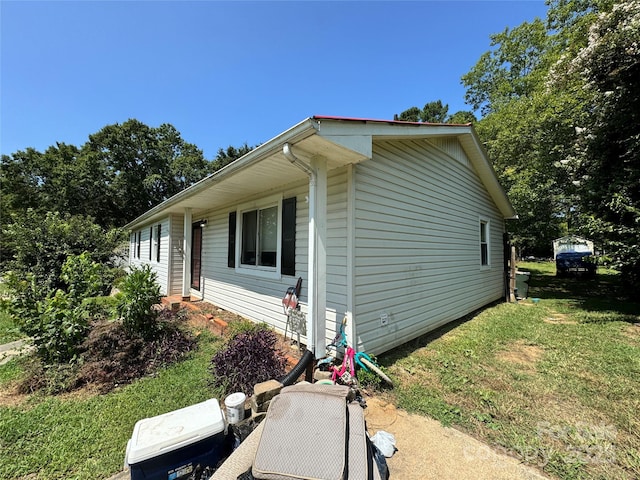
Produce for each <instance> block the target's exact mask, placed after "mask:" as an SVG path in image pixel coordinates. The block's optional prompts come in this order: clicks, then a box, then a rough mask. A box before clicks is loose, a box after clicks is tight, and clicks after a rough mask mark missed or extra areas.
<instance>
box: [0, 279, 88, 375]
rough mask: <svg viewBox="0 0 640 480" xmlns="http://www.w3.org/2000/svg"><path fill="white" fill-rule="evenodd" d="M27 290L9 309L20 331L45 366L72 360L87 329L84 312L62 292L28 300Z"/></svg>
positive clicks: (58, 291)
mask: <svg viewBox="0 0 640 480" xmlns="http://www.w3.org/2000/svg"><path fill="white" fill-rule="evenodd" d="M29 290H30V289H26V292H27V295H26V296H22V297H17V298H16V299H15V300H14V302H13V303H12V306H11V308H10V313H11V315H12V317H13V319H14V321H15V322H16V324H17V325H18V327H19V328H20V331H22V332H23V333H24V334H26V335H28V336H29V337H31V341H32V342H33V345H34V346H35V348H36V352H37V354H38V356H39V357H40V358H41V359H42V360H43V362H45V363H46V364H52V363H66V362H69V361H71V360H73V359H74V357H75V356H76V354H77V353H78V347H79V345H80V344H81V343H82V341H83V340H84V338H85V336H86V333H87V331H88V328H89V322H88V316H87V314H86V311H85V310H84V309H83V308H82V307H81V306H80V305H78V304H76V303H74V302H73V301H72V299H71V298H70V297H69V295H68V294H66V293H65V292H63V291H62V290H57V291H56V292H55V294H53V295H51V296H48V297H46V298H44V299H42V300H36V299H32V298H31V299H30V298H29V296H28V294H29Z"/></svg>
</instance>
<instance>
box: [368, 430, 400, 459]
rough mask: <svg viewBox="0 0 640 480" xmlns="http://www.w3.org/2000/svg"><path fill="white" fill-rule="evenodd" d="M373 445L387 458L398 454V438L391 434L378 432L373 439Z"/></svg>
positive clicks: (382, 431)
mask: <svg viewBox="0 0 640 480" xmlns="http://www.w3.org/2000/svg"><path fill="white" fill-rule="evenodd" d="M371 443H373V444H374V445H375V446H376V447H377V448H378V450H380V453H382V454H383V455H384V456H385V457H387V458H390V457H392V456H393V454H394V453H395V452H396V450H397V448H396V438H395V437H394V436H393V435H392V434H391V433H389V432H385V431H384V430H380V431H379V432H376V434H375V435H374V436H373V437H371Z"/></svg>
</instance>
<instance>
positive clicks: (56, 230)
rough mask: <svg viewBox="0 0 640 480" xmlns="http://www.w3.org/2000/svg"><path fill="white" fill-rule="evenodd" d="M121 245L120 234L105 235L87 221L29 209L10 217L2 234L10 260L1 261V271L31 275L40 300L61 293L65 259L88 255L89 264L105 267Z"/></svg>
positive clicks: (73, 216) (89, 219)
mask: <svg viewBox="0 0 640 480" xmlns="http://www.w3.org/2000/svg"><path fill="white" fill-rule="evenodd" d="M122 241H123V234H122V231H121V230H119V229H113V230H109V231H105V230H104V229H103V228H102V227H100V226H99V225H97V224H96V223H94V221H93V219H92V218H91V217H85V216H82V215H62V214H60V213H58V212H49V213H47V214H45V215H42V214H41V213H38V212H36V211H34V210H31V209H29V210H27V212H25V213H21V214H19V215H13V216H12V218H11V223H9V224H8V225H7V226H6V227H5V228H4V229H3V230H2V242H3V246H6V247H7V250H8V251H10V252H11V254H12V258H11V259H2V267H3V269H4V270H13V271H15V272H16V273H17V274H19V275H20V276H23V277H24V276H26V275H27V274H29V273H31V274H33V275H35V277H34V279H35V281H36V283H37V284H38V286H39V287H40V289H41V290H42V298H43V297H46V296H47V295H49V294H50V293H52V292H55V290H57V289H65V284H64V280H62V279H61V276H62V265H63V264H64V263H65V261H66V260H67V257H69V256H70V255H80V254H82V253H83V252H89V253H88V255H89V256H90V257H91V260H92V261H94V262H98V263H104V264H107V265H109V264H111V263H112V262H113V260H114V258H115V257H114V253H113V252H114V250H115V249H116V247H117V246H118V245H119V244H121V243H122Z"/></svg>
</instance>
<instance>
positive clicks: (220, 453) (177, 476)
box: [125, 398, 231, 480]
mask: <svg viewBox="0 0 640 480" xmlns="http://www.w3.org/2000/svg"><path fill="white" fill-rule="evenodd" d="M230 453H231V442H230V440H229V439H228V437H227V435H226V434H225V422H224V418H223V417H222V411H221V410H220V405H219V404H218V400H216V399H215V398H213V399H210V400H207V401H205V402H202V403H197V404H195V405H191V406H189V407H185V408H181V409H179V410H174V411H173V412H169V413H165V414H163V415H158V416H157V417H152V418H145V419H143V420H140V421H138V422H137V423H136V424H135V426H134V428H133V435H132V436H131V439H130V440H129V442H128V443H127V452H126V455H125V464H126V465H128V467H129V471H130V473H131V480H152V479H153V480H155V479H158V480H160V479H161V480H182V479H187V478H188V479H199V478H209V476H210V475H211V473H212V471H213V469H214V468H215V467H216V466H217V465H218V464H219V463H220V461H221V460H224V459H225V458H226V457H227V456H228V455H229V454H230Z"/></svg>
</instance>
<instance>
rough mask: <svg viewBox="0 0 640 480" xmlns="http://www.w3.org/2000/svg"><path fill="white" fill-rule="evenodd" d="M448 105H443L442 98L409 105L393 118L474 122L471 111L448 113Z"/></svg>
mask: <svg viewBox="0 0 640 480" xmlns="http://www.w3.org/2000/svg"><path fill="white" fill-rule="evenodd" d="M448 112H449V105H443V104H442V100H436V101H433V102H428V103H426V104H425V105H424V107H422V109H420V108H418V107H411V108H408V109H406V110H405V111H403V112H402V113H400V114H396V115H394V116H393V118H394V120H400V121H403V122H425V123H459V124H464V123H474V122H475V121H476V117H475V115H474V114H473V112H469V111H463V110H461V111H459V112H456V113H454V114H453V115H449V113H448Z"/></svg>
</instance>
